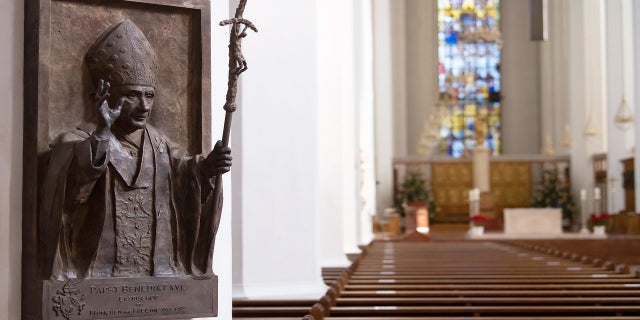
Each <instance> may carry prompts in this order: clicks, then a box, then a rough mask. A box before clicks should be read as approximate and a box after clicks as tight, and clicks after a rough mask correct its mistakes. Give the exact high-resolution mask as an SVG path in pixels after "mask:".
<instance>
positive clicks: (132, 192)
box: [39, 125, 222, 279]
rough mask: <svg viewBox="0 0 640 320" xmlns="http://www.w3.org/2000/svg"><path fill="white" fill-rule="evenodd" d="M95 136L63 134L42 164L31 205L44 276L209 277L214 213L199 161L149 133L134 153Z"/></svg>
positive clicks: (84, 131)
mask: <svg viewBox="0 0 640 320" xmlns="http://www.w3.org/2000/svg"><path fill="white" fill-rule="evenodd" d="M93 130H94V128H93V126H91V125H87V126H81V127H79V128H78V129H76V130H73V131H71V132H69V133H66V134H64V135H63V136H62V137H60V138H59V139H58V141H57V142H56V143H55V144H53V146H52V150H51V152H50V154H49V155H48V157H47V159H46V160H47V166H46V169H45V170H44V176H43V179H44V180H43V185H42V186H43V188H42V193H41V197H42V200H41V202H40V207H39V217H40V219H39V243H40V247H39V250H40V252H41V259H42V260H43V264H42V265H44V266H50V267H49V268H48V269H45V270H43V272H44V276H45V277H49V276H50V277H52V278H55V279H66V278H76V277H77V278H108V277H128V276H140V275H150V276H170V275H184V274H188V275H206V274H211V273H212V270H211V258H212V254H213V252H212V251H213V246H214V241H215V234H216V232H217V228H218V224H219V221H220V208H221V207H222V206H221V199H213V188H214V187H215V186H213V184H214V182H213V181H215V179H211V176H210V174H209V173H208V168H206V167H205V166H204V163H203V161H204V157H202V156H200V155H198V156H193V157H191V156H186V155H185V154H184V153H183V152H182V150H181V148H180V147H178V146H177V145H175V144H173V143H172V142H170V141H169V140H168V139H167V138H166V137H165V136H164V135H162V134H161V133H160V132H159V131H158V130H157V129H155V128H153V127H152V126H150V125H147V126H146V128H145V129H144V132H143V138H142V140H141V141H142V144H141V145H140V146H134V147H132V146H130V145H127V143H125V142H124V141H120V140H118V139H116V138H115V137H113V136H112V137H111V138H109V139H108V141H98V140H97V138H96V137H95V136H93V135H92V132H93ZM101 151H102V154H104V156H103V157H101V158H95V155H96V154H100V152H101ZM138 153H140V154H138ZM219 187H220V186H219Z"/></svg>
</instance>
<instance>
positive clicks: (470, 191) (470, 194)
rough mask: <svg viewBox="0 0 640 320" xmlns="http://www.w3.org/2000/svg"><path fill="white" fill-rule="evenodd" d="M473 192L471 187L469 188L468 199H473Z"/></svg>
mask: <svg viewBox="0 0 640 320" xmlns="http://www.w3.org/2000/svg"><path fill="white" fill-rule="evenodd" d="M475 194H476V193H475V192H474V190H473V189H471V190H469V201H473V197H474V196H475Z"/></svg>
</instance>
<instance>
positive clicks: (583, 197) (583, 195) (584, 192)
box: [580, 189, 587, 201]
mask: <svg viewBox="0 0 640 320" xmlns="http://www.w3.org/2000/svg"><path fill="white" fill-rule="evenodd" d="M580 200H582V201H584V200H587V190H585V189H580Z"/></svg>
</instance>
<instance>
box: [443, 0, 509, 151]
mask: <svg viewBox="0 0 640 320" xmlns="http://www.w3.org/2000/svg"><path fill="white" fill-rule="evenodd" d="M499 8H500V1H499V0H438V61H439V66H438V73H439V74H438V77H439V85H440V99H439V102H438V104H439V107H438V108H439V118H440V132H439V136H440V138H439V139H440V143H439V148H440V153H442V154H447V155H450V156H453V157H461V156H464V155H467V154H468V153H469V152H470V150H471V149H472V148H474V147H475V146H476V145H477V144H478V142H479V140H484V141H483V142H482V144H483V145H484V146H485V147H487V148H489V149H490V150H491V152H492V154H494V155H497V154H499V153H500V150H501V143H500V142H501V130H500V128H501V125H500V124H501V119H500V109H501V108H500V49H501V45H502V41H501V38H502V37H501V34H500V29H499V20H500V11H499ZM477 137H478V139H477ZM482 138H484V139H482Z"/></svg>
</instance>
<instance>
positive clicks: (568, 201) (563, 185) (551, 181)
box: [532, 169, 576, 227]
mask: <svg viewBox="0 0 640 320" xmlns="http://www.w3.org/2000/svg"><path fill="white" fill-rule="evenodd" d="M532 207H536V208H561V209H562V220H563V224H564V226H565V227H567V226H569V225H570V224H571V219H572V217H573V213H574V212H575V210H576V205H575V203H574V202H573V197H571V188H570V187H569V185H568V184H567V182H566V181H564V180H563V179H560V175H559V174H558V170H557V169H546V170H544V172H543V173H542V185H541V186H540V187H539V188H538V190H536V192H535V194H534V196H533V203H532Z"/></svg>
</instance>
